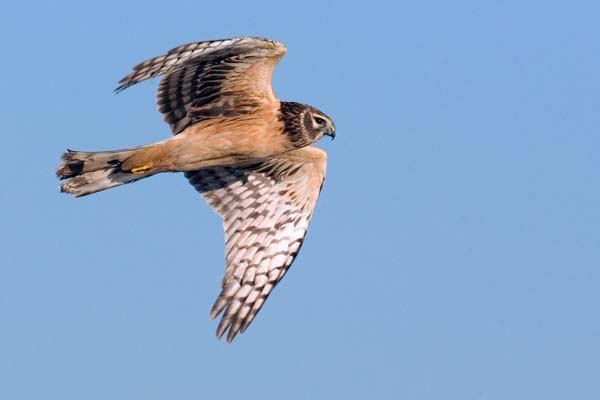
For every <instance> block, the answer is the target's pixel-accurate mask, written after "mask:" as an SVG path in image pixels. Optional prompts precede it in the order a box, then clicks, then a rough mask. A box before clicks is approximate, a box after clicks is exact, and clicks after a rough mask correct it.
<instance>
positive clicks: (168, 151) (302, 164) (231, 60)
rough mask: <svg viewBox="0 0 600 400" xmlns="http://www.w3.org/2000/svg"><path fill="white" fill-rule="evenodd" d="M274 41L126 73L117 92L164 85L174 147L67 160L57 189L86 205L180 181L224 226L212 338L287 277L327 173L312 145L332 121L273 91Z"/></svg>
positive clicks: (209, 45)
mask: <svg viewBox="0 0 600 400" xmlns="http://www.w3.org/2000/svg"><path fill="white" fill-rule="evenodd" d="M285 53H286V47H285V46H284V45H283V44H282V43H279V42H276V41H273V40H269V39H264V38H254V37H240V38H233V39H225V40H213V41H204V42H197V43H190V44H186V45H183V46H179V47H176V48H174V49H172V50H170V51H169V52H168V53H167V54H165V55H162V56H160V57H155V58H152V59H150V60H148V61H145V62H143V63H141V64H139V65H137V66H135V67H134V68H133V72H132V73H131V74H129V75H127V76H126V77H124V78H123V79H121V81H120V82H119V86H118V87H117V89H116V91H117V92H120V91H122V90H124V89H126V88H128V87H129V86H132V85H134V84H136V83H138V82H141V81H144V80H146V79H150V78H154V77H157V76H163V78H162V80H161V81H160V84H159V88H158V109H159V111H160V112H161V113H162V114H163V117H164V120H165V121H166V122H167V123H168V124H169V126H170V128H171V132H172V133H173V136H171V137H170V138H168V139H166V140H163V141H161V142H157V143H153V144H149V145H144V146H139V147H134V148H129V149H122V150H115V151H100V152H82V151H71V150H68V151H66V152H65V153H64V154H63V155H62V162H61V164H60V165H59V167H58V169H57V172H56V173H57V175H58V177H59V178H60V179H63V180H64V181H63V182H62V184H61V186H60V189H61V191H63V192H66V193H70V194H72V195H74V196H77V197H79V196H85V195H88V194H92V193H96V192H99V191H102V190H106V189H110V188H113V187H117V186H121V185H124V184H128V183H132V182H135V181H138V180H140V179H144V178H148V177H150V176H152V175H156V174H159V173H163V172H183V173H184V175H185V177H186V178H187V179H188V180H189V182H190V183H191V184H192V185H193V186H194V187H195V188H196V190H197V191H198V192H199V193H200V194H201V195H202V196H203V197H204V199H205V200H206V201H207V202H208V204H209V205H210V206H211V207H212V208H213V209H214V210H215V211H216V212H217V213H218V214H219V215H220V216H221V217H222V219H223V229H224V231H225V276H224V278H223V281H222V284H221V293H220V294H219V296H218V298H217V300H216V302H215V304H214V306H213V307H212V310H211V313H210V316H211V318H213V319H214V318H216V317H218V316H219V315H220V314H222V318H221V320H220V322H219V325H218V328H217V337H218V338H221V337H222V336H223V335H224V334H225V333H226V332H227V341H228V342H231V341H232V340H233V339H234V338H235V336H236V335H237V334H238V333H243V332H244V331H245V330H246V329H247V328H248V326H249V325H250V323H251V322H252V321H253V320H254V318H255V316H256V314H257V313H258V311H259V310H260V309H261V307H262V306H263V303H264V302H265V300H266V299H267V297H268V296H269V294H270V293H271V291H272V290H273V288H274V287H275V286H276V285H277V283H278V282H279V281H280V280H281V278H283V276H284V275H285V273H286V272H287V271H288V269H289V268H290V266H291V265H292V263H293V262H294V259H295V258H296V255H297V254H298V252H299V251H300V247H301V245H302V242H303V240H304V237H305V235H306V232H307V229H308V225H309V222H310V220H311V217H312V214H313V210H314V207H315V204H316V202H317V199H318V197H319V193H320V191H321V188H322V185H323V182H324V179H325V170H326V165H327V156H326V154H325V152H324V151H323V150H321V149H319V148H317V147H314V146H312V143H314V142H316V141H318V140H319V139H321V138H322V137H323V136H330V137H331V138H332V139H333V138H334V136H335V127H334V124H333V121H332V119H331V118H330V117H328V116H327V115H326V114H325V113H323V112H322V111H319V110H318V109H316V108H314V107H311V106H309V105H306V104H301V103H296V102H285V101H280V100H279V99H278V98H277V97H276V96H275V94H274V92H273V89H272V83H271V82H272V74H273V70H274V68H275V66H276V65H277V63H278V62H279V60H280V59H281V57H283V55H284V54H285Z"/></svg>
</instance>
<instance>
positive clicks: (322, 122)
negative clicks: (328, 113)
mask: <svg viewBox="0 0 600 400" xmlns="http://www.w3.org/2000/svg"><path fill="white" fill-rule="evenodd" d="M315 122H316V123H317V125H323V124H324V123H325V120H324V119H323V118H321V117H315Z"/></svg>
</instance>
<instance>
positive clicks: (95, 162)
mask: <svg viewBox="0 0 600 400" xmlns="http://www.w3.org/2000/svg"><path fill="white" fill-rule="evenodd" d="M144 149H145V146H142V147H136V148H132V149H125V150H116V151H99V152H83V151H72V150H67V151H66V152H65V153H63V155H62V162H61V164H60V165H59V166H58V169H57V170H56V175H57V176H58V177H59V178H60V179H65V181H64V182H63V183H62V184H61V185H60V190H61V192H66V193H70V194H72V195H74V196H76V197H79V196H85V195H88V194H92V193H96V192H99V191H101V190H106V189H110V188H113V187H116V186H121V185H124V184H126V183H131V182H135V181H137V180H140V179H143V178H146V177H148V176H150V175H153V173H154V172H155V171H152V172H150V170H149V169H147V168H145V167H144V166H141V167H138V168H132V169H129V170H124V169H123V168H122V166H123V163H124V162H125V161H126V160H128V159H129V158H131V156H133V155H135V154H138V153H139V152H140V151H143V150H144Z"/></svg>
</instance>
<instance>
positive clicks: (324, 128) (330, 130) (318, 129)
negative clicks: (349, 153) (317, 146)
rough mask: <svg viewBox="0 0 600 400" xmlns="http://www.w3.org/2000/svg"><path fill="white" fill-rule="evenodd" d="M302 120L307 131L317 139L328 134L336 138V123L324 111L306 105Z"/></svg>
mask: <svg viewBox="0 0 600 400" xmlns="http://www.w3.org/2000/svg"><path fill="white" fill-rule="evenodd" d="M302 122H303V124H304V128H305V129H306V131H307V132H308V133H309V135H310V136H311V137H313V138H314V140H315V141H317V140H319V139H321V138H322V137H323V136H326V135H327V136H331V140H333V139H334V138H335V125H334V124H333V120H332V119H331V118H329V117H328V116H327V114H325V113H324V112H323V111H320V110H317V109H316V108H314V107H311V106H306V110H305V111H304V114H303V121H302Z"/></svg>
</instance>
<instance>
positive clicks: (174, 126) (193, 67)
mask: <svg viewBox="0 0 600 400" xmlns="http://www.w3.org/2000/svg"><path fill="white" fill-rule="evenodd" d="M285 52H286V47H285V46H284V45H283V44H282V43H279V42H276V41H273V40H270V39H263V38H251V37H241V38H234V39H226V40H213V41H207V42H197V43H190V44H186V45H183V46H179V47H176V48H174V49H172V50H170V51H169V52H168V53H167V54H165V55H162V56H160V57H156V58H153V59H150V60H148V61H144V62H143V63H141V64H139V65H137V66H135V67H134V68H133V72H132V73H131V74H129V75H127V76H126V77H124V78H123V79H121V80H120V81H119V87H117V89H116V91H117V92H120V91H122V90H124V89H126V88H128V87H129V86H131V85H134V84H136V83H138V82H141V81H144V80H146V79H150V78H154V77H156V76H160V75H164V76H165V77H164V78H163V79H162V81H161V82H160V85H159V88H158V109H159V111H160V112H161V113H162V114H163V117H164V120H165V121H166V122H167V123H168V124H169V125H170V127H171V131H172V132H173V134H178V133H180V132H181V131H183V130H184V129H185V128H187V127H188V126H189V125H191V124H193V123H194V122H198V121H202V120H206V119H210V118H213V117H235V116H239V115H244V114H252V113H254V112H256V111H257V109H259V108H261V107H268V106H272V107H274V108H278V103H279V101H278V100H277V98H276V97H275V94H274V93H273V89H272V86H271V78H272V75H273V70H274V69H275V65H277V63H278V62H279V60H280V59H281V57H283V55H284V54H285Z"/></svg>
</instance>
